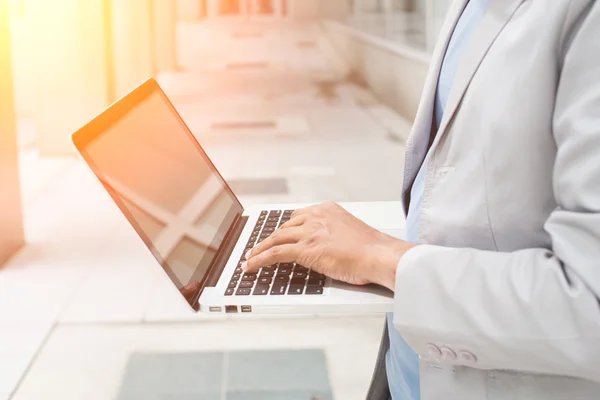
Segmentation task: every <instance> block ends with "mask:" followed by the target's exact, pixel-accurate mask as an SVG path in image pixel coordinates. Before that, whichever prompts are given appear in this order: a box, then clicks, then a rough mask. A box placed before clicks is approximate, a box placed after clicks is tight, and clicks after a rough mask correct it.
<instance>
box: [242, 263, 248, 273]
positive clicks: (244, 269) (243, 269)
mask: <svg viewBox="0 0 600 400" xmlns="http://www.w3.org/2000/svg"><path fill="white" fill-rule="evenodd" d="M247 269H248V261H244V262H243V263H242V271H246V270H247Z"/></svg>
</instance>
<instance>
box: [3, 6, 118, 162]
mask: <svg viewBox="0 0 600 400" xmlns="http://www.w3.org/2000/svg"><path fill="white" fill-rule="evenodd" d="M105 1H106V0H86V1H81V0H53V1H29V2H28V10H27V11H28V13H29V23H30V32H31V38H30V39H31V42H30V43H31V51H32V54H31V62H32V80H33V86H34V90H33V91H34V94H35V105H34V107H32V108H33V120H34V125H35V132H36V142H37V145H38V148H39V150H40V153H41V155H42V156H65V155H73V154H74V152H73V148H72V146H71V144H70V135H71V133H73V132H74V131H75V130H77V129H79V128H80V127H81V126H82V125H83V124H85V123H86V122H88V121H89V120H90V119H91V118H93V117H94V116H95V115H97V114H98V113H99V112H100V111H101V110H102V109H103V108H105V107H106V106H107V105H108V101H109V81H108V76H109V74H108V69H109V68H108V67H109V65H108V59H107V52H106V51H107V48H106V43H105V42H106V29H105V23H106V19H105V15H106V9H105V7H106V4H105ZM5 3H6V2H5V1H0V4H5ZM3 60H4V58H3Z"/></svg>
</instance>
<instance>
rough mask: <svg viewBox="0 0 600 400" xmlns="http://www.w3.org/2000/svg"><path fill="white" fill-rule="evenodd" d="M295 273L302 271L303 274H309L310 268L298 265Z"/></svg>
mask: <svg viewBox="0 0 600 400" xmlns="http://www.w3.org/2000/svg"><path fill="white" fill-rule="evenodd" d="M294 271H302V272H307V273H308V268H306V267H303V266H302V265H300V264H296V269H295V270H294Z"/></svg>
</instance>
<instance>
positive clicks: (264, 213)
mask: <svg viewBox="0 0 600 400" xmlns="http://www.w3.org/2000/svg"><path fill="white" fill-rule="evenodd" d="M267 214H268V211H261V212H260V215H267Z"/></svg>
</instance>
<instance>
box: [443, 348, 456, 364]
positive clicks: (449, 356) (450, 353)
mask: <svg viewBox="0 0 600 400" xmlns="http://www.w3.org/2000/svg"><path fill="white" fill-rule="evenodd" d="M440 351H441V353H442V360H443V361H456V353H455V352H454V350H452V349H451V348H448V347H441V348H440Z"/></svg>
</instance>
